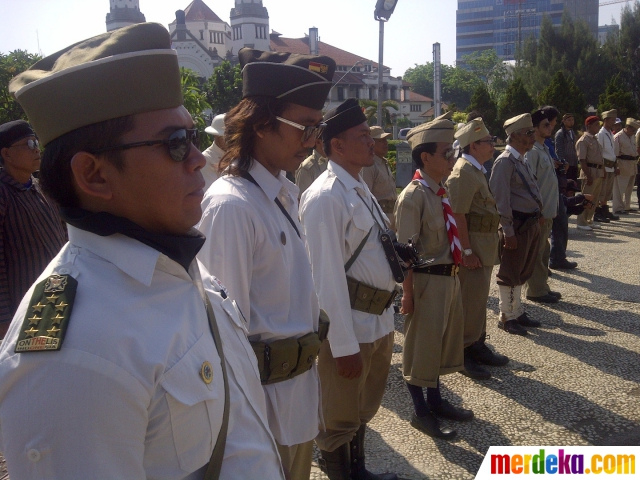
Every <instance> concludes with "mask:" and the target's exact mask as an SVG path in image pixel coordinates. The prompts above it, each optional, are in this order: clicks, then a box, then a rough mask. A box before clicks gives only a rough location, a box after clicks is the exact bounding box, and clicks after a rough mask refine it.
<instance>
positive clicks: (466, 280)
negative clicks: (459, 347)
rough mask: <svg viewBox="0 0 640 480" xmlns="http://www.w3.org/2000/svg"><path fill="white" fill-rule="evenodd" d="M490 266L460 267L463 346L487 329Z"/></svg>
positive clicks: (476, 338) (466, 345)
mask: <svg viewBox="0 0 640 480" xmlns="http://www.w3.org/2000/svg"><path fill="white" fill-rule="evenodd" d="M491 272H493V265H491V266H490V267H482V268H477V269H475V270H470V269H468V268H465V267H460V273H459V274H458V278H459V279H460V292H461V294H462V295H461V296H462V312H463V315H464V347H465V348H466V347H468V346H469V345H471V344H472V343H475V342H477V341H478V340H480V337H481V336H482V334H483V333H485V332H486V330H487V299H488V298H489V290H490V288H491Z"/></svg>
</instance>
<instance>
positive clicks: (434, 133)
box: [407, 114, 454, 150]
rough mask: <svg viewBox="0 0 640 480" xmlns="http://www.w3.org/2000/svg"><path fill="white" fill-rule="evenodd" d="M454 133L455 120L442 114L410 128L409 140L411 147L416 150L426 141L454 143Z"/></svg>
mask: <svg viewBox="0 0 640 480" xmlns="http://www.w3.org/2000/svg"><path fill="white" fill-rule="evenodd" d="M445 115H447V114H445ZM453 134H454V125H453V122H452V121H451V120H449V119H447V118H442V115H441V116H440V117H437V118H436V119H435V120H432V121H431V122H428V123H423V124H422V125H418V126H417V127H415V128H412V129H411V130H409V133H408V134H407V142H409V145H411V149H412V150H414V149H415V148H417V147H419V146H420V145H423V144H425V143H438V142H441V143H453Z"/></svg>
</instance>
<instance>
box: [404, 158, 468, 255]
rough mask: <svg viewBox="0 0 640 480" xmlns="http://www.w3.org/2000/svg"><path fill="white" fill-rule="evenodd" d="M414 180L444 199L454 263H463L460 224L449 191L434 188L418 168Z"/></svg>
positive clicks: (445, 216) (444, 211)
mask: <svg viewBox="0 0 640 480" xmlns="http://www.w3.org/2000/svg"><path fill="white" fill-rule="evenodd" d="M413 180H418V181H419V182H420V183H421V184H422V185H424V186H425V187H427V188H428V189H429V190H431V191H432V192H433V193H435V194H436V195H438V196H439V197H440V199H441V200H442V213H443V214H444V221H445V223H446V225H447V235H448V236H449V245H450V246H451V256H452V257H453V263H454V264H455V265H460V264H461V263H462V245H461V244H460V238H459V237H458V225H457V224H456V219H455V218H454V216H453V210H451V204H450V203H449V199H448V198H447V191H446V190H445V189H444V188H442V187H440V189H439V190H438V191H437V192H436V191H435V190H434V189H432V188H431V187H430V186H429V184H428V183H427V182H425V180H424V178H422V173H420V170H416V173H415V175H414V176H413Z"/></svg>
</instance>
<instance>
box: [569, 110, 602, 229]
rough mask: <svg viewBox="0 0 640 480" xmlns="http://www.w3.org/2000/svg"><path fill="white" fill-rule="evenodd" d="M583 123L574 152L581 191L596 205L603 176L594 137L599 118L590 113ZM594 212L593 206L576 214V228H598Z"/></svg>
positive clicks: (598, 145)
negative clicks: (583, 129) (582, 131)
mask: <svg viewBox="0 0 640 480" xmlns="http://www.w3.org/2000/svg"><path fill="white" fill-rule="evenodd" d="M584 125H585V127H586V129H585V132H584V133H583V134H582V136H581V137H580V138H579V139H578V141H577V142H576V153H577V154H578V159H579V160H580V184H581V189H582V193H583V194H587V195H592V196H593V203H594V205H597V201H598V198H600V192H601V191H602V184H603V181H604V176H605V172H604V159H603V158H602V148H601V147H600V143H598V139H597V138H596V134H597V133H598V130H600V120H599V119H598V117H596V116H595V115H592V116H590V117H587V119H586V120H585V121H584ZM594 214H595V209H594V208H585V209H584V210H583V212H582V213H581V214H580V215H578V219H577V221H576V228H577V229H578V230H585V231H591V230H593V229H594V228H600V224H599V223H598V222H596V221H595V219H594Z"/></svg>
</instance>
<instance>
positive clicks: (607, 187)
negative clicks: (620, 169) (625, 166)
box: [593, 172, 616, 206]
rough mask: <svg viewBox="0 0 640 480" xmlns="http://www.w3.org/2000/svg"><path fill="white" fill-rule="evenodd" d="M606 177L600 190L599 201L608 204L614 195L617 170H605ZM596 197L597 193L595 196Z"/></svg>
mask: <svg viewBox="0 0 640 480" xmlns="http://www.w3.org/2000/svg"><path fill="white" fill-rule="evenodd" d="M604 175H605V176H604V178H603V179H602V190H600V197H599V198H598V201H599V202H600V203H601V204H602V205H603V206H604V205H606V204H607V202H608V201H609V200H611V197H612V196H613V180H614V179H615V178H616V173H615V172H604ZM593 198H595V195H594V196H593Z"/></svg>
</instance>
